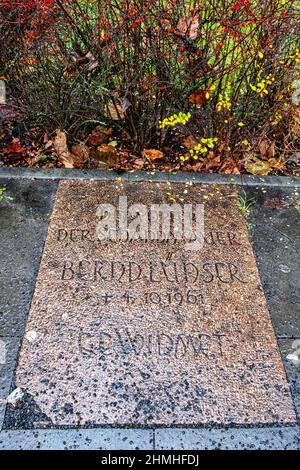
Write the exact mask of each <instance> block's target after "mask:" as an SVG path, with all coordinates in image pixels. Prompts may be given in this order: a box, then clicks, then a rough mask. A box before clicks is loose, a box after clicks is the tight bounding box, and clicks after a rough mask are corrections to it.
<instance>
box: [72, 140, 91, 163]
mask: <svg viewBox="0 0 300 470" xmlns="http://www.w3.org/2000/svg"><path fill="white" fill-rule="evenodd" d="M71 152H72V157H73V162H74V168H82V167H83V166H84V164H85V162H86V161H87V159H88V158H89V154H90V150H89V148H88V147H87V146H86V145H85V144H83V143H81V144H77V145H73V147H72V150H71Z"/></svg>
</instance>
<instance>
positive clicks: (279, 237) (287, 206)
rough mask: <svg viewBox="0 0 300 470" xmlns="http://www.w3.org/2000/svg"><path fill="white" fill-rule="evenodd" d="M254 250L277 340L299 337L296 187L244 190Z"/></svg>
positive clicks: (299, 231) (299, 227)
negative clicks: (249, 201)
mask: <svg viewBox="0 0 300 470" xmlns="http://www.w3.org/2000/svg"><path fill="white" fill-rule="evenodd" d="M247 195H248V199H250V198H251V197H254V198H255V200H256V203H255V204H254V206H253V207H252V209H251V212H250V217H249V222H250V223H252V224H253V225H254V229H253V248H254V252H255V254H256V259H257V264H258V268H259V272H260V276H261V280H262V286H263V289H264V292H265V295H266V298H267V301H268V306H269V309H270V312H271V316H272V320H273V324H274V327H275V330H276V333H277V335H278V336H279V337H294V338H297V337H300V294H299V266H300V212H299V209H300V206H299V207H298V205H299V204H300V198H299V192H298V191H297V190H296V189H295V188H290V189H287V188H267V189H266V188H261V187H260V188H258V189H253V188H252V189H249V188H248V189H247Z"/></svg>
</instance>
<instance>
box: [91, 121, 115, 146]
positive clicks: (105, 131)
mask: <svg viewBox="0 0 300 470" xmlns="http://www.w3.org/2000/svg"><path fill="white" fill-rule="evenodd" d="M111 134H112V128H111V127H109V128H107V127H103V126H97V127H96V128H95V129H94V130H93V131H92V132H91V133H90V135H89V136H88V139H87V143H88V145H94V146H95V147H97V146H98V145H101V144H102V143H103V142H104V140H105V139H106V138H107V137H109V136H110V135H111Z"/></svg>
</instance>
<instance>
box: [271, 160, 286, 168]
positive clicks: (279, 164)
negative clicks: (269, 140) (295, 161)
mask: <svg viewBox="0 0 300 470" xmlns="http://www.w3.org/2000/svg"><path fill="white" fill-rule="evenodd" d="M269 164H270V165H271V166H272V168H273V169H274V170H277V171H283V170H284V169H285V163H284V162H283V161H282V160H281V159H280V158H279V159H277V158H270V160H269Z"/></svg>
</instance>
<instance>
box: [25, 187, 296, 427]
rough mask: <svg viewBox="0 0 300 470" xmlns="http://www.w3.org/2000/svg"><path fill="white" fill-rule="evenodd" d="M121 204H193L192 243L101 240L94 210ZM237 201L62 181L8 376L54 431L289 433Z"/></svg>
mask: <svg viewBox="0 0 300 470" xmlns="http://www.w3.org/2000/svg"><path fill="white" fill-rule="evenodd" d="M124 196H126V197H127V198H128V199H127V203H128V207H130V205H132V204H144V206H145V205H147V207H148V206H150V204H156V205H157V204H163V203H165V204H168V205H173V207H174V204H177V205H180V206H181V207H183V205H184V204H189V205H192V207H196V205H200V204H203V205H204V228H205V232H204V235H205V237H204V241H203V246H202V247H200V248H199V249H193V250H192V249H189V248H187V246H186V240H184V236H183V235H182V236H181V238H180V237H178V236H177V238H176V236H175V234H176V233H177V235H178V232H176V229H178V227H176V225H175V224H176V221H175V220H174V223H173V226H172V224H171V232H170V237H169V239H168V240H160V239H158V240H140V239H137V240H128V239H127V240H126V238H124V237H123V238H122V239H121V240H120V233H119V234H118V233H117V231H116V232H115V235H116V239H115V240H114V239H113V240H111V241H105V240H103V239H99V235H98V237H97V233H98V234H99V232H96V227H97V226H99V225H98V224H99V221H100V222H101V223H103V220H105V217H106V215H107V214H104V213H103V212H101V214H100V212H99V205H100V204H111V205H112V206H107V208H109V207H115V208H118V207H120V197H123V199H122V201H123V202H122V203H123V204H124ZM236 197H237V196H236V194H235V192H234V190H233V189H231V188H228V187H222V186H207V185H194V186H191V185H189V184H172V185H170V184H167V183H151V182H148V183H146V182H145V183H129V182H122V181H121V180H120V181H117V182H108V183H103V182H93V181H63V182H60V184H59V188H58V193H57V196H56V202H55V206H54V210H53V214H52V218H51V223H50V226H49V230H48V236H47V241H46V244H45V248H44V254H43V259H42V262H41V266H40V271H39V275H38V280H37V284H36V290H35V295H34V298H33V302H32V306H31V310H30V314H29V318H28V322H27V328H26V334H25V337H24V340H23V345H22V349H21V352H20V357H19V363H18V367H17V371H16V385H17V386H18V387H22V388H24V389H26V391H27V393H28V394H30V396H31V397H32V399H33V400H34V401H35V403H36V405H37V406H38V407H39V409H40V410H41V412H42V413H44V415H46V416H47V417H48V418H49V419H50V420H51V421H52V423H53V424H54V425H57V426H66V425H67V426H68V425H70V426H98V425H116V426H121V425H133V426H155V425H167V426H172V425H211V424H220V425H228V424H241V425H245V424H266V423H269V424H272V423H291V422H295V412H294V408H293V403H292V399H291V395H290V391H289V386H288V383H287V380H286V376H285V371H284V368H283V365H282V361H281V357H280V354H279V351H278V347H277V342H276V337H275V334H274V331H273V327H272V324H271V320H270V316H269V313H268V310H267V305H266V301H265V298H264V293H263V290H262V287H261V285H260V280H259V275H258V271H257V267H256V263H255V258H254V255H253V252H252V248H251V242H250V241H249V238H248V232H247V227H246V222H245V220H244V218H243V217H242V215H241V213H240V212H239V210H238V208H237V204H236V202H237V199H236ZM144 206H143V207H144ZM102 207H103V206H102ZM122 207H123V211H124V206H122ZM199 207H200V206H199ZM126 213H127V219H128V220H127V221H126V222H127V223H129V222H132V221H134V220H135V219H134V218H133V217H132V214H133V212H130V209H128V212H126ZM149 213H150V212H149ZM130 214H131V216H130ZM100 215H102V218H101V217H100ZM116 217H117V219H116V221H117V222H116V226H115V227H114V229H116V230H117V227H120V226H121V225H122V224H123V225H122V226H123V230H124V215H123V216H120V214H119V212H118V210H116ZM147 217H148V216H147ZM193 221H194V223H195V220H194V219H193ZM144 225H147V223H145V219H144ZM110 226H111V223H110ZM146 229H149V230H150V228H149V227H145V226H144V227H140V233H142V231H143V230H146ZM122 233H123V235H124V232H122ZM112 238H113V237H112Z"/></svg>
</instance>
